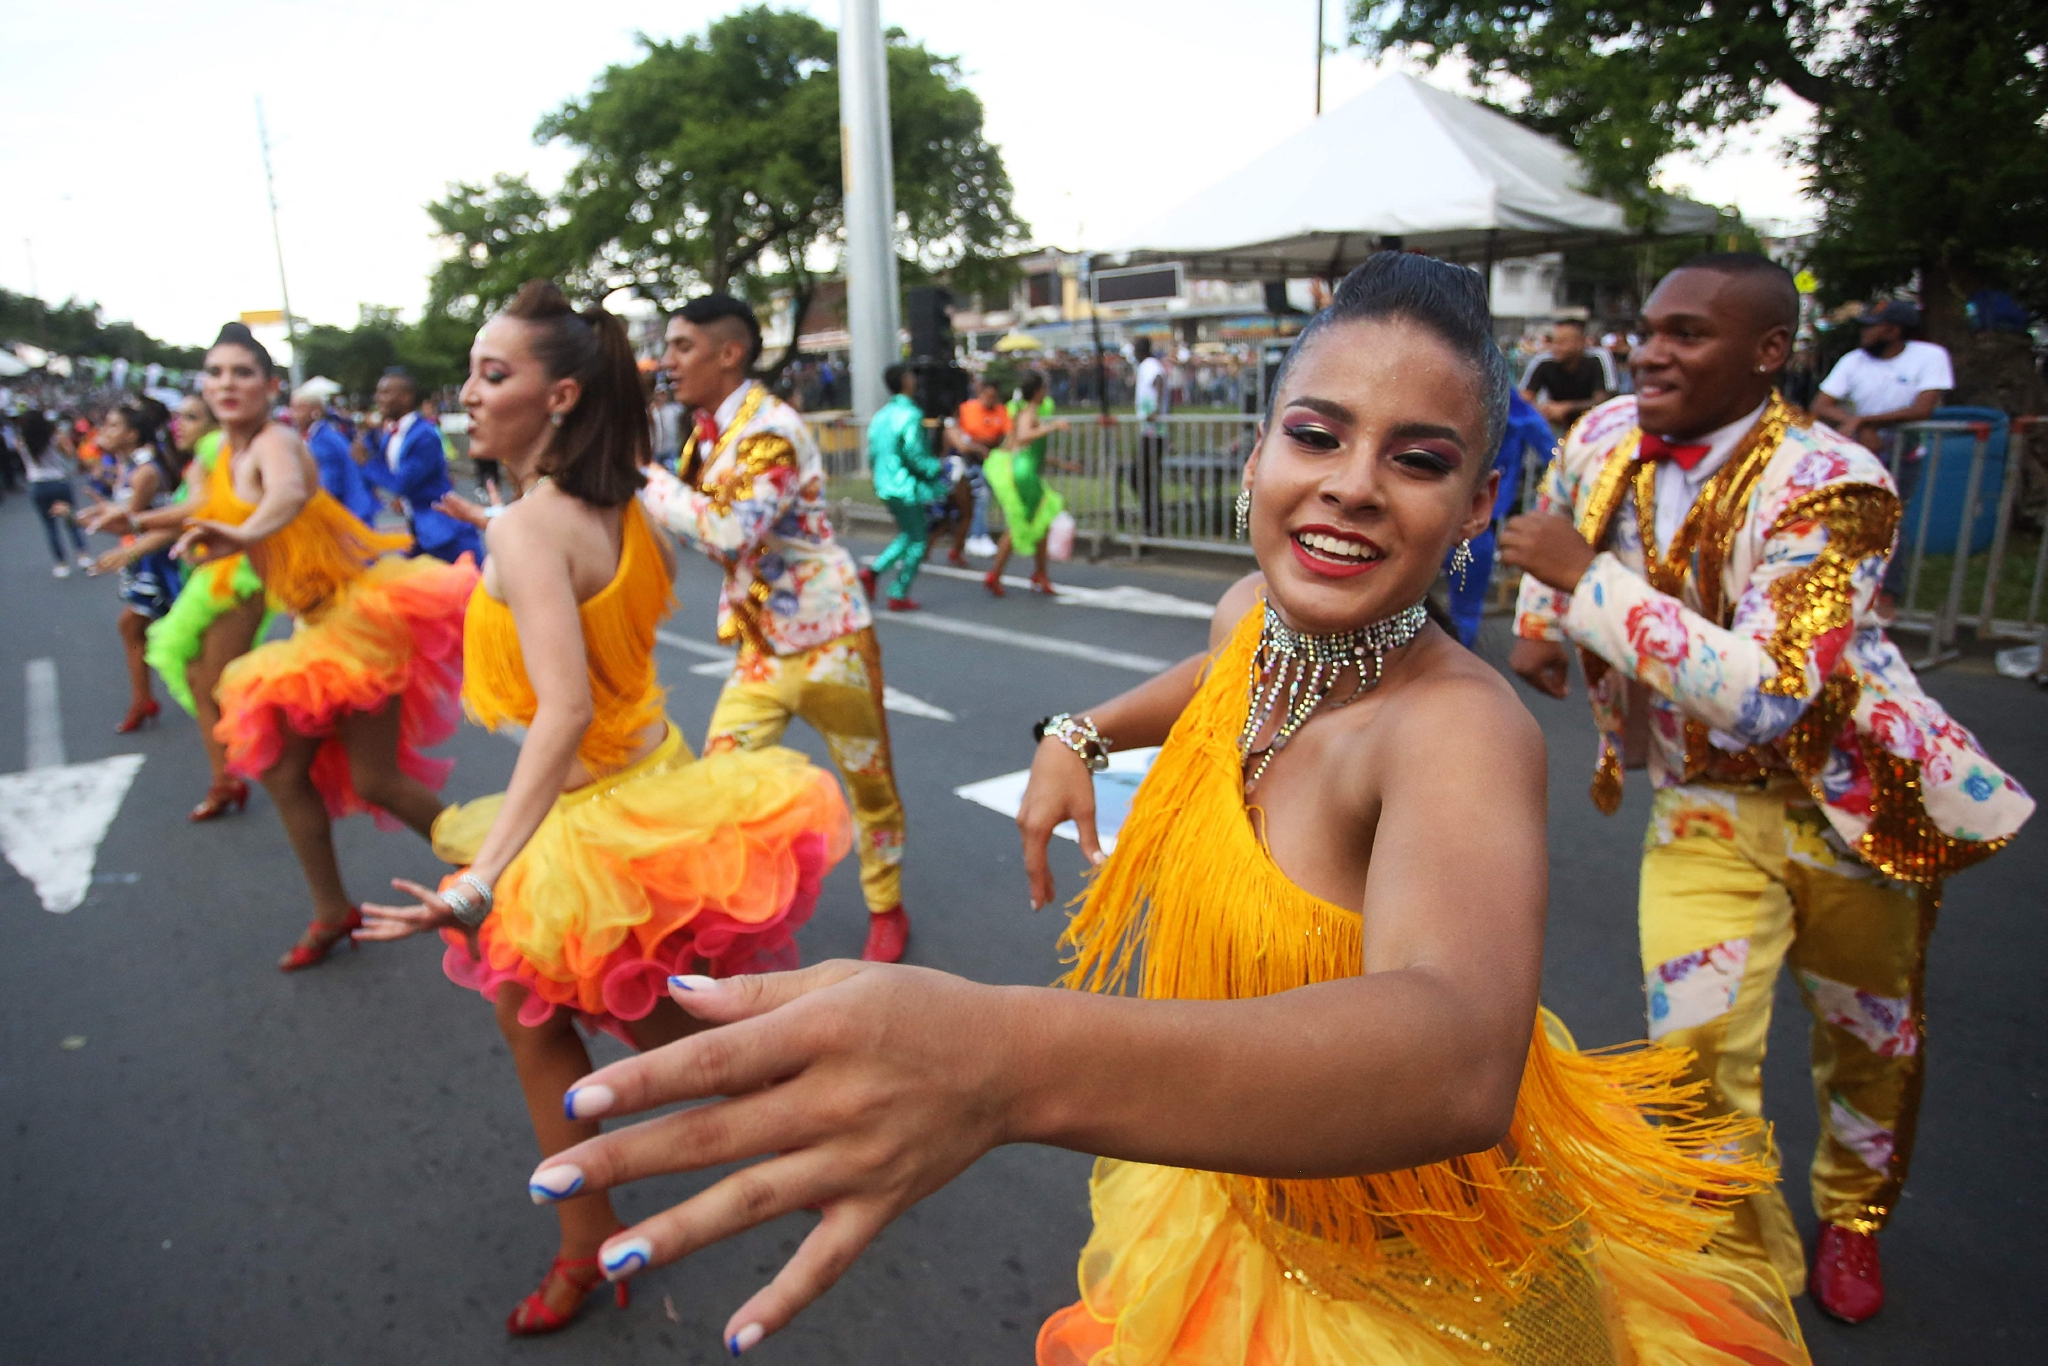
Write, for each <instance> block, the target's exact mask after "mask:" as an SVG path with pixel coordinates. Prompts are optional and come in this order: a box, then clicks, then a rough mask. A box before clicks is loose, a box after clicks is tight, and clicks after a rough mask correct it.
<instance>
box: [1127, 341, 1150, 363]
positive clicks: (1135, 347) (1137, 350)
mask: <svg viewBox="0 0 2048 1366" xmlns="http://www.w3.org/2000/svg"><path fill="white" fill-rule="evenodd" d="M1131 354H1132V355H1134V356H1136V357H1137V358H1138V359H1139V360H1150V359H1151V357H1152V339H1151V338H1150V337H1140V338H1138V339H1137V340H1136V341H1134V342H1132V343H1131Z"/></svg>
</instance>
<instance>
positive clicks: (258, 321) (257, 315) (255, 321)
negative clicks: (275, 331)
mask: <svg viewBox="0 0 2048 1366" xmlns="http://www.w3.org/2000/svg"><path fill="white" fill-rule="evenodd" d="M242 322H243V323H244V324H245V325H247V326H249V327H282V326H284V310H283V309H281V308H249V309H244V310H243V311H242Z"/></svg>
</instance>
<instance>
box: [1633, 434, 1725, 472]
mask: <svg viewBox="0 0 2048 1366" xmlns="http://www.w3.org/2000/svg"><path fill="white" fill-rule="evenodd" d="M1712 449H1713V447H1712V446H1709V445H1708V444H1707V443H1706V442H1704V441H1701V442H1698V443H1697V444H1695V445H1690V446H1674V445H1672V444H1671V443H1670V442H1669V441H1666V440H1665V439H1664V438H1663V437H1661V436H1652V435H1651V434H1650V433H1649V432H1644V433H1643V445H1642V452H1643V459H1645V460H1675V461H1677V462H1678V468H1680V469H1682V470H1690V469H1691V468H1692V467H1693V466H1694V465H1697V464H1699V463H1700V461H1702V460H1704V459H1706V458H1707V452H1708V451H1710V450H1712Z"/></svg>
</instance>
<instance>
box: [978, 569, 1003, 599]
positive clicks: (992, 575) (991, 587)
mask: <svg viewBox="0 0 2048 1366" xmlns="http://www.w3.org/2000/svg"><path fill="white" fill-rule="evenodd" d="M981 586H982V587H984V588H986V589H988V591H989V592H990V593H992V594H993V595H995V596H996V597H1001V596H1003V577H1002V575H1001V574H999V573H998V572H997V571H995V570H993V569H991V570H989V571H988V573H986V574H984V575H982V576H981Z"/></svg>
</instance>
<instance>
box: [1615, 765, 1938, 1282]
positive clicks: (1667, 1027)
mask: <svg viewBox="0 0 2048 1366" xmlns="http://www.w3.org/2000/svg"><path fill="white" fill-rule="evenodd" d="M1939 904H1940V895H1939V892H1938V891H1937V890H1930V889H1927V888H1922V887H1918V886H1915V885H1913V884H1911V883H1905V882H1895V881H1892V880H1891V879H1889V878H1886V877H1884V876H1883V875H1882V874H1880V873H1878V872H1877V871H1875V870H1874V869H1872V868H1870V867H1869V866H1868V865H1867V864H1865V863H1863V862H1862V861H1861V860H1860V859H1858V858H1857V857H1856V856H1855V854H1854V853H1853V852H1851V851H1850V849H1849V847H1848V846H1847V845H1846V844H1845V843H1844V842H1843V840H1842V839H1841V837H1840V836H1839V835H1837V834H1836V833H1835V832H1834V830H1833V828H1832V827H1830V826H1829V825H1828V822H1827V818H1826V817H1825V816H1824V815H1822V814H1821V812H1820V810H1819V809H1818V808H1817V807H1816V806H1815V805H1814V803H1813V801H1812V799H1811V798H1810V797H1809V796H1808V795H1807V794H1806V792H1805V791H1804V790H1803V789H1802V788H1800V787H1799V786H1798V784H1796V783H1795V782H1792V781H1791V780H1789V779H1786V780H1781V781H1776V782H1773V783H1772V784H1770V785H1768V786H1766V787H1763V788H1761V789H1757V788H1723V787H1714V786H1709V785H1705V784H1694V785H1689V786H1684V787H1675V788H1666V789H1664V790H1663V791H1660V792H1658V793H1657V795H1656V799H1655V804H1654V806H1653V807H1652V814H1651V819H1650V828H1649V832H1648V834H1647V835H1646V836H1645V839H1644V848H1643V878H1642V893H1641V901H1640V904H1639V906H1638V921H1639V928H1640V930H1641V940H1642V961H1643V980H1644V987H1645V992H1646V996H1647V1004H1648V1008H1649V1032H1650V1037H1651V1038H1653V1039H1656V1040H1658V1041H1660V1042H1663V1043H1667V1044H1670V1045H1673V1046H1676V1047H1681V1048H1689V1049H1691V1050H1692V1051H1693V1053H1694V1054H1695V1055H1696V1057H1697V1059H1698V1061H1697V1064H1696V1067H1697V1075H1698V1076H1699V1077H1701V1078H1703V1079H1704V1080H1706V1081H1707V1082H1708V1083H1709V1085H1710V1092H1709V1094H1710V1096H1711V1100H1712V1104H1713V1105H1714V1106H1716V1107H1718V1108H1719V1109H1721V1110H1722V1111H1723V1112H1726V1111H1731V1110H1739V1111H1742V1112H1745V1113H1747V1114H1752V1115H1758V1116H1761V1115H1762V1114H1763V1080H1762V1066H1763V1059H1764V1045H1765V1040H1766V1037H1767V1036H1768V1034H1769V1032H1770V1023H1771V996H1772V991H1773V989H1774V987H1775V985H1776V982H1777V978H1778V970H1779V968H1780V966H1789V967H1790V968H1791V969H1792V976H1793V981H1794V983H1795V984H1796V985H1797V987H1798V989H1799V994H1800V997H1801V999H1802V1000H1803V1001H1804V1002H1805V1003H1806V1008H1807V1011H1808V1013H1809V1014H1811V1015H1812V1017H1813V1021H1812V1028H1811V1033H1810V1044H1809V1047H1810V1054H1811V1060H1812V1066H1813V1089H1814V1099H1815V1102H1816V1104H1817V1105H1818V1107H1819V1111H1820V1127H1821V1138H1820V1143H1819V1146H1818V1148H1817V1149H1816V1150H1815V1152H1814V1155H1813V1163H1812V1167H1811V1171H1810V1182H1811V1186H1812V1194H1813V1207H1814V1212H1815V1213H1816V1214H1818V1215H1819V1216H1820V1218H1821V1219H1822V1221H1824V1222H1827V1223H1834V1224H1840V1225H1842V1226H1844V1227H1846V1228H1850V1229H1854V1230H1856V1231H1857V1232H1862V1233H1875V1232H1876V1231H1877V1230H1879V1229H1881V1228H1883V1227H1884V1225H1885V1221H1886V1220H1887V1219H1888V1218H1890V1216H1891V1212H1892V1209H1893V1207H1894V1206H1895V1205H1896V1204H1897V1203H1898V1198H1899V1190H1900V1188H1901V1187H1902V1186H1903V1185H1904V1184H1905V1180H1906V1169H1907V1166H1908V1164H1909V1163H1910V1162H1911V1160H1912V1155H1913V1136H1914V1129H1915V1125H1916V1121H1917V1119H1918V1116H1919V1109H1920V1087H1921V1075H1922V1067H1923V1059H1924V1056H1925V1055H1924V1051H1923V1048H1924V1042H1925V1039H1924V1029H1925V1019H1924V1014H1923V1009H1924V998H1923V994H1922V988H1923V986H1924V978H1925V968H1926V961H1927V939H1928V935H1929V934H1930V933H1931V932H1932V930H1933V928H1934V919H1935V913H1936V910H1937V908H1938V906H1939ZM1758 1142H1759V1143H1768V1142H1769V1139H1768V1138H1767V1137H1766V1138H1760V1139H1759V1140H1758ZM1717 1246H1718V1247H1719V1248H1720V1249H1721V1250H1725V1251H1727V1252H1729V1253H1731V1254H1734V1255H1748V1256H1752V1257H1764V1258H1767V1259H1768V1260H1769V1261H1770V1262H1771V1264H1772V1266H1773V1267H1774V1268H1775V1269H1776V1270H1777V1272H1778V1275H1779V1276H1780V1277H1781V1278H1782V1279H1783V1280H1784V1282H1785V1285H1786V1287H1787V1289H1788V1290H1790V1291H1791V1293H1793V1294H1798V1293H1799V1292H1800V1291H1801V1290H1802V1289H1803V1288H1804V1286H1805V1282H1806V1257H1805V1252H1804V1249H1803V1248H1802V1247H1801V1245H1800V1241H1799V1234H1798V1232H1797V1230H1796V1229H1795V1228H1794V1227H1793V1224H1792V1214H1791V1211H1790V1210H1789V1209H1788V1208H1787V1207H1786V1204H1785V1198H1784V1196H1783V1195H1782V1194H1781V1192H1780V1190H1779V1189H1773V1190H1771V1191H1767V1192H1765V1193H1763V1194H1761V1195H1757V1196H1753V1197H1751V1199H1750V1200H1749V1201H1748V1202H1747V1203H1746V1204H1745V1205H1744V1206H1743V1207H1742V1208H1741V1209H1740V1210H1739V1211H1738V1214H1737V1218H1736V1219H1735V1221H1734V1223H1733V1225H1732V1226H1731V1228H1730V1229H1729V1231H1728V1232H1727V1233H1725V1234H1724V1235H1722V1238H1721V1239H1720V1240H1719V1242H1718V1243H1717Z"/></svg>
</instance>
